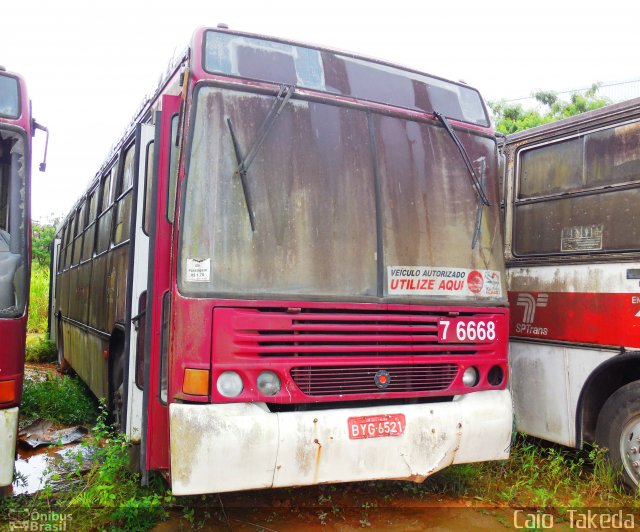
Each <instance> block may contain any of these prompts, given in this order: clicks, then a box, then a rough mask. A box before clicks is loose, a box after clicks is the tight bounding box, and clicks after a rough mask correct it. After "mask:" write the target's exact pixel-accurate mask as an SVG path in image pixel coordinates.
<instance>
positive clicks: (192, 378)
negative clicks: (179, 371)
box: [182, 368, 209, 395]
mask: <svg viewBox="0 0 640 532" xmlns="http://www.w3.org/2000/svg"><path fill="white" fill-rule="evenodd" d="M182 391H183V392H184V393H186V394H189V395H209V370H208V369H191V368H187V369H185V370H184V382H183V384H182Z"/></svg>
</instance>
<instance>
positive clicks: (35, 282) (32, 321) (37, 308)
mask: <svg viewBox="0 0 640 532" xmlns="http://www.w3.org/2000/svg"><path fill="white" fill-rule="evenodd" d="M29 294H30V295H29V319H28V322H27V332H28V333H32V334H44V333H46V332H47V323H48V313H49V265H48V264H47V265H46V266H42V265H41V264H39V263H37V262H33V263H32V266H31V287H30V289H29Z"/></svg>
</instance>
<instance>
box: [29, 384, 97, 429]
mask: <svg viewBox="0 0 640 532" xmlns="http://www.w3.org/2000/svg"><path fill="white" fill-rule="evenodd" d="M97 413H98V412H97V408H96V403H95V401H94V399H93V397H92V396H91V392H89V390H88V389H87V387H86V386H85V385H84V384H83V383H82V382H81V381H80V379H78V378H76V377H69V376H65V377H59V376H57V375H50V376H49V377H48V378H46V379H44V380H30V379H25V381H24V387H23V393H22V405H21V407H20V415H21V416H22V417H24V418H25V419H27V420H33V419H36V418H38V417H40V418H43V419H48V420H51V421H53V422H56V423H63V424H68V425H74V424H78V423H93V422H94V421H95V419H96V416H97Z"/></svg>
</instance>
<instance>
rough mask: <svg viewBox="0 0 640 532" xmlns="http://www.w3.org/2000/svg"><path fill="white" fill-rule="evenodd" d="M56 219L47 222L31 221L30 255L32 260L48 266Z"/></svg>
mask: <svg viewBox="0 0 640 532" xmlns="http://www.w3.org/2000/svg"><path fill="white" fill-rule="evenodd" d="M56 222H57V220H52V221H51V222H48V223H40V222H36V221H33V222H32V223H31V231H32V232H31V257H32V260H33V262H36V263H38V264H40V265H41V266H46V267H47V268H48V267H49V262H50V259H51V242H52V241H53V237H54V235H55V234H56V227H55V224H56Z"/></svg>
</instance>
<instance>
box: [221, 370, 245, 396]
mask: <svg viewBox="0 0 640 532" xmlns="http://www.w3.org/2000/svg"><path fill="white" fill-rule="evenodd" d="M216 388H218V392H219V393H220V395H224V396H225V397H238V395H240V394H241V393H242V388H243V386H242V378H241V377H240V375H238V374H237V373H236V372H235V371H225V372H223V373H221V374H220V376H219V377H218V382H217V384H216Z"/></svg>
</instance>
